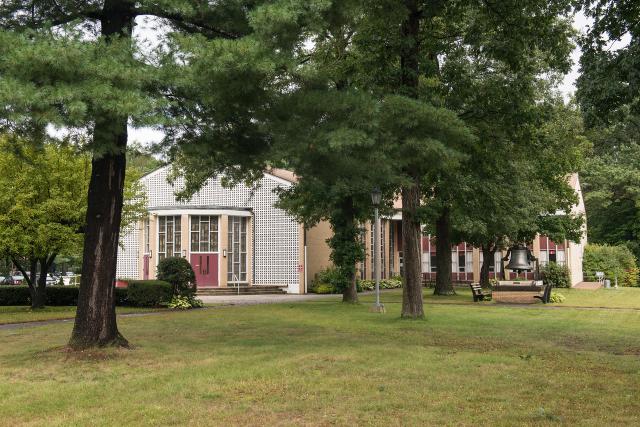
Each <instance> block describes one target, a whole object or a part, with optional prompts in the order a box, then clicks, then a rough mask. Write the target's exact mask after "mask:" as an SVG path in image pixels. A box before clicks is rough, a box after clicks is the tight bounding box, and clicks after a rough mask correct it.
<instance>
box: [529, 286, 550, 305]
mask: <svg viewBox="0 0 640 427" xmlns="http://www.w3.org/2000/svg"><path fill="white" fill-rule="evenodd" d="M533 297H534V298H537V299H539V300H540V301H542V302H543V303H544V304H547V303H548V302H549V300H550V299H551V285H546V286H545V287H544V291H542V293H541V294H540V295H534V296H533Z"/></svg>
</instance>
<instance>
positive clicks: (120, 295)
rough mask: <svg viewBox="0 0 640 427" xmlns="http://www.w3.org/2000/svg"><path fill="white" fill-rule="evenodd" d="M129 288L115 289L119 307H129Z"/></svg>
mask: <svg viewBox="0 0 640 427" xmlns="http://www.w3.org/2000/svg"><path fill="white" fill-rule="evenodd" d="M128 292H129V291H128V289H127V288H115V289H114V298H115V300H116V305H117V306H122V305H129V301H127V293H128Z"/></svg>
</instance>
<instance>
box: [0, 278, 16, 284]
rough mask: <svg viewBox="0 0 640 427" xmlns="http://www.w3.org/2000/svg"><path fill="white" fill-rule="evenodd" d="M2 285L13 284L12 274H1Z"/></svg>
mask: <svg viewBox="0 0 640 427" xmlns="http://www.w3.org/2000/svg"><path fill="white" fill-rule="evenodd" d="M0 285H13V279H12V278H11V276H0Z"/></svg>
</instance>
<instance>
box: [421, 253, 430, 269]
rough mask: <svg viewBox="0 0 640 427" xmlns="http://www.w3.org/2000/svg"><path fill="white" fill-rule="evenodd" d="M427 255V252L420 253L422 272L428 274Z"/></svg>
mask: <svg viewBox="0 0 640 427" xmlns="http://www.w3.org/2000/svg"><path fill="white" fill-rule="evenodd" d="M429 258H430V257H429V254H428V253H427V252H422V272H423V273H428V272H429Z"/></svg>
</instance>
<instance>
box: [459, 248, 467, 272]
mask: <svg viewBox="0 0 640 427" xmlns="http://www.w3.org/2000/svg"><path fill="white" fill-rule="evenodd" d="M465 254H466V252H458V272H459V273H464V272H465V271H467V257H466V256H465Z"/></svg>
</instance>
